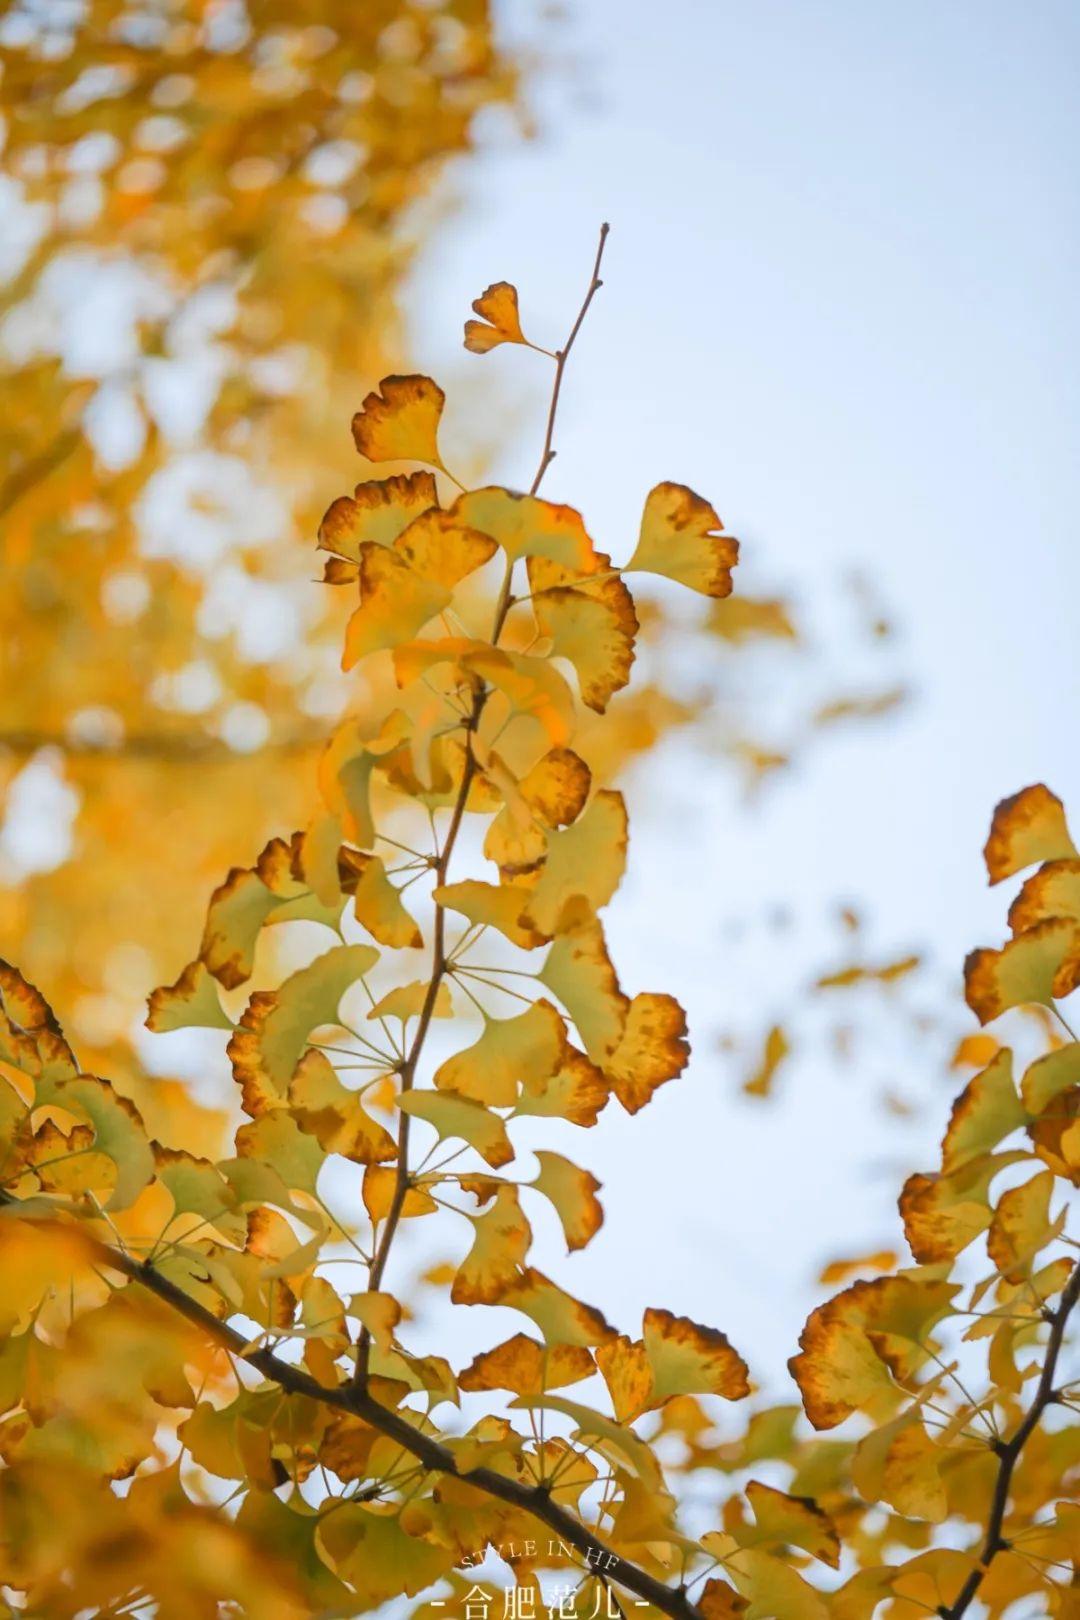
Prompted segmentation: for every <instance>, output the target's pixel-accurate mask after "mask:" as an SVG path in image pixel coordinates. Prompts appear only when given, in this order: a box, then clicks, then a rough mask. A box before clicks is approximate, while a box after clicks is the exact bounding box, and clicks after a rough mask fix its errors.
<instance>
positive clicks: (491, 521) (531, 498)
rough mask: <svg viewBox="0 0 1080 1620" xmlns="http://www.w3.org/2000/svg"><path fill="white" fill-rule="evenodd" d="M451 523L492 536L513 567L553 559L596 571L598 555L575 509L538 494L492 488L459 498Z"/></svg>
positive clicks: (451, 511)
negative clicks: (526, 561)
mask: <svg viewBox="0 0 1080 1620" xmlns="http://www.w3.org/2000/svg"><path fill="white" fill-rule="evenodd" d="M449 512H450V515H451V517H452V518H454V519H455V520H456V521H458V522H460V523H463V524H465V525H466V527H468V528H470V529H479V530H480V532H481V533H482V534H487V535H490V536H491V538H492V539H493V540H495V541H497V542H498V544H499V545H500V546H501V547H502V548H503V551H504V552H505V553H506V555H507V557H508V558H509V559H510V561H511V562H517V561H518V559H519V558H521V557H549V558H550V559H551V561H552V562H557V563H561V564H562V565H563V567H564V568H571V569H574V570H576V571H578V572H580V573H590V572H592V571H593V570H594V569H595V567H596V553H595V550H594V548H593V543H592V540H591V539H590V538H589V534H588V531H587V530H586V528H585V524H584V522H583V520H582V517H581V513H580V512H576V511H575V510H574V508H573V507H572V506H557V505H555V504H554V503H553V502H551V501H544V500H541V499H540V498H539V497H538V496H536V495H519V494H518V493H517V492H516V491H514V490H510V489H502V488H500V487H499V486H498V485H494V484H492V485H489V486H487V487H486V488H484V489H474V490H470V491H469V493H468V494H466V495H459V496H458V499H457V500H456V501H455V502H454V505H453V506H452V507H450V508H449Z"/></svg>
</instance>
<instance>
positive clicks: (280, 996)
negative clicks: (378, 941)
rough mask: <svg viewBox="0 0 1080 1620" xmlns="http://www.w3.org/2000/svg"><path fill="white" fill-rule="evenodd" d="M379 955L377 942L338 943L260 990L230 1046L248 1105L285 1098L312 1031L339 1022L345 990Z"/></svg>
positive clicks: (260, 1106) (257, 1107)
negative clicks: (272, 986)
mask: <svg viewBox="0 0 1080 1620" xmlns="http://www.w3.org/2000/svg"><path fill="white" fill-rule="evenodd" d="M378 959H379V953H378V951H377V950H375V948H374V946H372V945H338V946H335V947H334V949H333V950H330V951H325V952H324V953H323V955H322V956H317V957H316V958H315V960H314V961H313V962H311V963H309V964H308V966H307V967H305V968H300V969H299V971H298V972H296V973H293V974H291V975H290V976H289V978H287V979H286V980H285V981H284V983H283V984H281V985H280V986H279V987H278V989H277V990H257V991H256V992H255V994H254V995H253V996H252V997H251V1000H250V1001H249V1002H248V1004H247V1006H246V1008H245V1009H244V1012H243V1015H242V1016H241V1019H240V1023H239V1025H238V1026H237V1028H236V1030H235V1032H234V1034H233V1037H232V1039H231V1040H230V1042H229V1045H228V1053H229V1057H230V1059H231V1061H232V1068H233V1074H234V1076H235V1078H236V1081H237V1084H238V1085H239V1086H240V1088H241V1091H242V1093H243V1098H244V1108H245V1110H246V1111H247V1112H248V1113H250V1114H252V1115H256V1116H257V1115H258V1114H260V1113H262V1112H263V1111H264V1109H266V1108H269V1107H273V1106H274V1105H275V1103H276V1102H277V1101H278V1100H281V1099H283V1098H284V1097H285V1094H286V1092H287V1090H288V1085H289V1081H290V1080H291V1079H292V1077H293V1074H294V1073H295V1071H296V1066H297V1064H298V1063H299V1061H300V1059H301V1057H302V1055H303V1053H304V1050H305V1048H306V1047H307V1044H308V1041H309V1040H310V1038H311V1035H312V1033H313V1031H315V1030H316V1029H318V1028H320V1027H321V1026H324V1025H333V1024H336V1023H337V1022H338V1007H339V1003H340V1002H341V999H342V997H343V996H344V995H345V992H346V991H347V990H348V989H350V988H351V987H352V985H354V984H356V983H357V982H358V981H359V980H360V979H361V978H363V976H364V974H365V973H369V972H370V971H371V969H372V968H373V967H374V965H375V963H376V962H377V961H378Z"/></svg>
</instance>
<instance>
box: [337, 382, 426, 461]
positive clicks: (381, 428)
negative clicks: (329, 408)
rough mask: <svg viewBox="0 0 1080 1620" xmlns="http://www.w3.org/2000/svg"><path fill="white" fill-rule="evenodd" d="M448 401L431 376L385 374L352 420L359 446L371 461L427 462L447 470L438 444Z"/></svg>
mask: <svg viewBox="0 0 1080 1620" xmlns="http://www.w3.org/2000/svg"><path fill="white" fill-rule="evenodd" d="M445 404H446V395H445V394H444V393H443V391H442V389H441V388H440V387H439V385H438V383H434V382H432V380H431V378H430V377H418V376H415V375H412V376H407V377H384V378H383V380H382V382H381V383H380V384H379V389H378V392H377V393H373V394H368V396H367V398H366V399H365V400H364V403H363V405H362V406H361V407H360V409H359V410H358V411H357V413H356V415H355V416H354V417H353V419H352V434H353V440H354V441H355V444H356V448H357V449H358V450H359V452H360V454H361V455H362V456H366V457H367V458H368V460H369V461H426V462H427V463H428V465H429V466H432V467H439V468H442V470H443V471H445V468H443V464H442V458H441V456H440V455H439V444H438V435H439V420H440V418H441V416H442V413H443V406H444V405H445Z"/></svg>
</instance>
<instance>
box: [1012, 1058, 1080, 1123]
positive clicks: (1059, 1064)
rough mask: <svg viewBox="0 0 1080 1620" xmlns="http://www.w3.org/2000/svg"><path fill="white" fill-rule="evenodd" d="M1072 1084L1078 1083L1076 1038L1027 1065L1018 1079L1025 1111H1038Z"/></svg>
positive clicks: (1079, 1060) (1078, 1084)
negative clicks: (1019, 1079) (1022, 1075)
mask: <svg viewBox="0 0 1080 1620" xmlns="http://www.w3.org/2000/svg"><path fill="white" fill-rule="evenodd" d="M1073 1086H1080V1041H1069V1042H1068V1044H1067V1045H1065V1046H1059V1047H1058V1049H1057V1050H1056V1051H1054V1052H1047V1053H1046V1054H1045V1055H1044V1056H1043V1057H1041V1058H1036V1060H1035V1062H1034V1063H1032V1064H1031V1065H1030V1067H1029V1068H1028V1070H1027V1072H1026V1073H1025V1075H1024V1078H1023V1080H1021V1082H1020V1091H1021V1094H1022V1096H1023V1099H1024V1107H1025V1108H1026V1109H1027V1111H1028V1113H1029V1114H1041V1113H1042V1112H1043V1109H1044V1108H1048V1107H1049V1106H1050V1104H1051V1103H1052V1102H1054V1100H1055V1099H1056V1098H1058V1097H1060V1096H1061V1095H1062V1094H1063V1093H1064V1092H1067V1091H1071V1090H1072V1088H1073Z"/></svg>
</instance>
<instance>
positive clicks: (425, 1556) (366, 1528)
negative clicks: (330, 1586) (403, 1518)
mask: <svg viewBox="0 0 1080 1620" xmlns="http://www.w3.org/2000/svg"><path fill="white" fill-rule="evenodd" d="M400 1512H401V1510H400V1507H398V1506H396V1505H394V1506H391V1505H390V1504H385V1505H384V1504H381V1503H372V1504H370V1505H368V1506H363V1507H362V1506H361V1505H360V1504H359V1503H357V1502H332V1503H331V1504H330V1508H329V1510H328V1511H327V1512H325V1513H324V1514H323V1515H322V1516H321V1518H320V1521H319V1529H318V1541H319V1546H320V1548H321V1550H322V1552H323V1555H324V1556H325V1557H326V1559H327V1561H328V1562H329V1564H330V1566H331V1568H332V1569H333V1570H334V1571H335V1573H336V1574H338V1575H339V1576H340V1577H341V1578H342V1580H344V1581H348V1583H349V1586H350V1587H351V1588H352V1591H353V1592H354V1593H355V1594H356V1596H355V1598H353V1599H352V1600H351V1601H352V1603H356V1601H357V1600H359V1603H360V1605H361V1606H362V1608H364V1609H376V1608H378V1607H379V1605H380V1604H382V1603H386V1602H387V1601H388V1600H389V1599H390V1598H398V1597H402V1596H405V1597H414V1596H415V1595H416V1593H417V1592H422V1591H423V1590H424V1588H425V1586H431V1585H432V1583H433V1582H435V1581H437V1580H438V1579H439V1577H440V1576H441V1575H444V1574H445V1573H446V1572H447V1571H448V1570H449V1569H451V1568H452V1567H453V1565H454V1562H455V1560H456V1559H457V1556H458V1555H457V1552H456V1550H455V1549H453V1548H450V1547H440V1546H437V1545H436V1544H435V1543H434V1542H431V1541H426V1540H421V1539H420V1538H418V1537H416V1536H410V1535H408V1534H407V1533H406V1531H405V1530H404V1529H403V1527H402V1525H401V1522H400Z"/></svg>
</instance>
